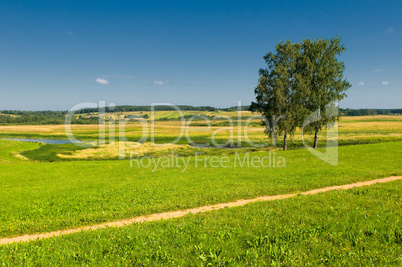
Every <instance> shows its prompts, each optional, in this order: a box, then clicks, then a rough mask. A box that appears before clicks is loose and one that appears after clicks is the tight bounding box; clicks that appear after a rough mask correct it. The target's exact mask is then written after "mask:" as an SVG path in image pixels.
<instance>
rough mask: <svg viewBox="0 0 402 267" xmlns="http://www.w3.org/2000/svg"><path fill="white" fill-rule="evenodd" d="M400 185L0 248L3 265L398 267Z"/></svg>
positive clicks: (401, 224)
mask: <svg viewBox="0 0 402 267" xmlns="http://www.w3.org/2000/svg"><path fill="white" fill-rule="evenodd" d="M401 191H402V181H394V182H391V183H387V184H381V185H373V186H370V187H363V188H356V189H351V190H347V191H342V190H341V191H334V192H328V193H322V194H318V195H312V196H299V197H295V198H291V199H285V200H277V201H272V202H260V203H253V204H249V205H246V206H243V207H238V208H231V209H224V210H219V211H212V212H208V213H203V214H196V215H189V216H186V217H183V218H178V219H173V220H166V221H158V222H150V223H143V224H134V225H131V226H126V227H123V228H118V229H114V228H107V229H101V230H97V231H89V232H81V233H77V234H72V235H66V236H62V237H53V238H49V239H45V240H40V241H32V242H29V243H21V244H10V245H7V246H1V247H0V262H2V263H3V264H4V265H10V266H11V265H58V266H72V265H74V266H75V265H80V266H81V265H90V266H92V265H97V266H98V265H102V266H116V265H118V266H144V265H146V266H148V265H151V266H154V265H168V266H239V265H240V266H248V265H256V266H304V265H309V266H371V265H375V266H378V265H381V266H400V265H401V264H402V257H401V255H402V222H401V220H400V218H401V215H402V214H401V209H400V203H401V202H402V196H401Z"/></svg>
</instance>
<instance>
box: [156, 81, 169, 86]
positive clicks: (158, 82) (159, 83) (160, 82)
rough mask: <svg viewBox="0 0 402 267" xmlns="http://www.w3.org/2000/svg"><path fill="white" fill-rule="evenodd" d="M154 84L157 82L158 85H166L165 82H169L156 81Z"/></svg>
mask: <svg viewBox="0 0 402 267" xmlns="http://www.w3.org/2000/svg"><path fill="white" fill-rule="evenodd" d="M153 84H156V85H165V84H167V82H164V81H154V82H153Z"/></svg>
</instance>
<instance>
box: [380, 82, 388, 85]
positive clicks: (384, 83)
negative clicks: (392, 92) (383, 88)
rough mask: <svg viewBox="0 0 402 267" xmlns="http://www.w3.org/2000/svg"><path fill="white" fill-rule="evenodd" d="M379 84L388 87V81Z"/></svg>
mask: <svg viewBox="0 0 402 267" xmlns="http://www.w3.org/2000/svg"><path fill="white" fill-rule="evenodd" d="M381 84H382V85H388V84H389V81H385V82H382V83H381Z"/></svg>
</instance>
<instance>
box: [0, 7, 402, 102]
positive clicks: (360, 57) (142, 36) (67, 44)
mask: <svg viewBox="0 0 402 267" xmlns="http://www.w3.org/2000/svg"><path fill="white" fill-rule="evenodd" d="M401 12H402V1H398V0H395V1H368V0H364V1H233V0H232V1H191V0H187V1H168V0H166V1H95V0H93V1H85V0H80V1H74V0H69V1H55V0H52V1H40V0H35V1H1V2H0V110H2V109H23V110H44V109H56V110H66V109H69V108H70V107H71V106H73V105H75V104H77V103H79V102H83V101H91V102H98V100H105V101H106V103H111V102H112V103H115V104H117V105H121V104H128V105H149V104H151V103H154V102H170V103H173V104H189V105H196V106H201V105H210V106H216V107H229V106H235V105H236V104H237V101H238V100H241V101H242V103H243V104H244V105H248V104H249V103H250V102H251V101H253V100H254V92H253V91H254V88H255V86H256V84H257V80H258V69H259V68H260V67H264V61H263V59H262V57H263V56H264V54H265V53H267V52H269V51H273V50H274V49H275V44H277V43H278V42H280V41H281V40H287V39H290V40H292V41H294V42H296V41H301V40H302V39H304V38H307V37H312V38H315V37H323V38H327V37H333V36H335V35H339V36H340V37H341V38H342V42H343V44H344V45H345V47H346V49H347V51H346V52H345V53H344V54H343V55H342V57H341V59H342V60H343V61H344V62H345V65H346V72H345V76H346V78H347V79H348V80H349V82H350V83H351V84H352V88H350V89H349V91H348V97H347V99H345V100H343V101H342V102H341V107H350V108H402V35H401V33H402V22H401V18H400V17H401ZM105 83H107V84H105Z"/></svg>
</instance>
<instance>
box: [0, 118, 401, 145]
mask: <svg viewBox="0 0 402 267" xmlns="http://www.w3.org/2000/svg"><path fill="white" fill-rule="evenodd" d="M169 112H170V111H169ZM144 113H145V112H144ZM138 114H139V112H138ZM176 114H177V112H176ZM190 114H192V115H194V114H195V112H186V115H190ZM198 114H199V113H198ZM202 114H203V115H205V116H210V114H211V116H212V114H215V115H216V113H214V112H210V113H207V112H203V113H202ZM218 114H220V115H219V116H224V115H225V116H229V117H234V116H236V114H237V113H236V112H218ZM167 115H169V116H170V115H171V112H170V113H166V112H163V111H161V112H157V116H158V117H162V116H167ZM251 115H257V114H255V113H254V114H252V113H251V112H248V111H247V112H242V116H243V118H244V117H249V116H251ZM217 116H218V115H217ZM246 119H247V118H245V119H243V120H242V121H243V123H244V122H245V121H246ZM252 122H253V123H254V124H253V127H252V126H249V127H244V126H242V127H238V125H237V122H236V121H234V122H233V123H234V125H233V127H229V126H228V124H227V120H218V121H211V123H212V125H214V126H210V127H207V126H206V122H205V121H204V120H200V121H193V122H192V123H195V124H197V123H198V124H199V125H200V126H194V125H190V126H189V125H187V122H186V123H185V124H184V127H183V124H182V122H181V121H177V120H173V121H155V122H154V124H153V125H152V123H151V122H150V120H147V122H146V124H145V125H143V126H142V125H141V124H140V123H139V122H128V123H127V122H125V123H124V124H125V125H123V124H121V125H119V122H116V125H114V126H113V125H112V126H110V125H109V122H106V125H104V126H105V129H106V130H105V138H106V140H109V136H110V135H111V133H114V135H115V136H116V139H114V140H119V139H118V138H119V136H121V137H126V138H127V140H129V141H139V140H140V138H141V137H144V138H145V139H143V141H152V139H151V136H153V138H154V139H153V140H154V141H155V142H157V143H168V142H171V141H173V140H174V139H176V138H178V137H179V136H180V135H181V141H180V142H179V143H182V144H186V143H189V141H191V142H195V143H205V142H209V141H211V136H214V138H215V139H216V141H217V143H218V144H225V143H228V142H229V141H232V142H235V143H236V142H237V141H238V140H242V141H243V142H244V141H245V140H246V137H247V138H248V140H250V141H251V142H254V143H258V144H264V143H268V139H267V136H266V134H265V133H264V127H262V126H259V122H260V119H254V120H252ZM219 123H226V124H223V125H224V126H218V125H219ZM216 124H218V125H216ZM113 127H114V128H115V130H114V131H113ZM119 127H121V128H120V129H121V130H122V131H119ZM338 129H339V140H340V142H349V141H350V142H356V141H362V142H363V141H364V142H371V141H373V140H374V141H375V140H378V141H396V140H402V116H388V115H377V116H360V117H357V116H356V117H342V118H341V120H340V122H339V126H338ZM239 130H240V131H241V133H240V134H239ZM72 131H73V133H74V135H75V136H76V138H77V139H82V140H98V138H99V125H72ZM320 135H321V136H324V135H325V130H324V131H323V132H321V133H320ZM186 136H188V137H189V139H187V138H186ZM0 137H31V138H53V139H57V138H60V139H66V134H65V127H64V125H12V126H0ZM306 137H307V138H310V136H308V135H306ZM279 138H280V137H279ZM279 138H278V141H280V139H279ZM123 140H124V139H122V141H123ZM292 140H293V141H295V142H300V140H301V132H300V130H298V131H296V133H295V135H294V136H293V137H291V140H290V141H292ZM112 141H113V140H112Z"/></svg>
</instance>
